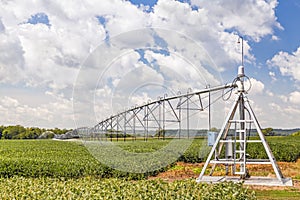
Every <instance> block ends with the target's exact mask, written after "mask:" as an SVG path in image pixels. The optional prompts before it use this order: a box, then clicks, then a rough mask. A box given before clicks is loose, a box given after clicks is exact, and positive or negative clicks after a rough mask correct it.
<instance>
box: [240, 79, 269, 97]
mask: <svg viewBox="0 0 300 200" xmlns="http://www.w3.org/2000/svg"><path fill="white" fill-rule="evenodd" d="M250 83H251V88H250ZM248 88H250V94H253V95H254V94H262V93H263V92H264V89H265V85H264V84H263V83H262V82H261V81H259V80H256V79H254V78H250V81H249V80H247V81H246V82H245V89H246V90H247V89H248Z"/></svg>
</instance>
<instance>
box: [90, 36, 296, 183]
mask: <svg viewBox="0 0 300 200" xmlns="http://www.w3.org/2000/svg"><path fill="white" fill-rule="evenodd" d="M239 39H242V42H243V38H241V37H240V38H239ZM242 45H243V44H242ZM246 79H249V78H248V77H247V76H245V74H244V66H243V46H242V66H240V67H239V68H238V75H237V77H236V78H235V79H234V81H233V82H232V83H231V84H226V85H222V86H217V87H207V88H206V89H203V90H200V91H197V92H192V91H191V90H188V92H187V93H186V94H180V93H179V94H177V95H176V96H172V97H168V96H167V95H164V97H159V98H158V99H157V100H155V101H149V102H148V103H144V104H143V105H140V106H134V107H132V108H129V109H127V110H125V111H123V112H120V113H118V114H116V115H113V116H110V117H109V118H107V119H105V120H103V121H101V122H99V123H98V124H97V125H95V126H94V127H93V128H91V129H89V130H88V132H89V133H88V134H89V135H90V136H91V137H94V138H98V139H102V138H106V139H107V136H108V135H109V134H112V133H116V137H117V140H118V138H119V137H122V136H123V137H122V138H124V140H125V139H126V134H128V133H131V134H132V135H131V137H132V138H133V139H135V138H136V136H137V135H143V136H144V139H145V140H147V139H148V137H149V135H151V134H153V130H156V132H157V133H158V137H160V136H161V137H163V138H164V137H165V130H166V129H165V128H166V126H167V125H169V124H178V129H177V130H178V131H177V134H176V136H177V138H180V137H183V135H181V134H182V123H183V122H185V124H184V125H185V127H186V133H185V136H184V137H185V138H189V137H190V134H191V133H190V129H189V117H190V113H189V112H198V113H199V112H201V111H204V110H205V109H207V108H208V115H209V116H208V121H209V129H210V128H211V127H210V126H211V125H210V118H211V116H210V106H211V104H212V103H214V102H211V95H213V94H214V92H218V91H222V90H223V91H224V90H225V89H228V92H232V91H233V90H235V91H236V92H235V94H236V99H235V101H234V103H233V105H232V107H231V109H230V111H229V112H228V114H227V117H226V119H225V122H224V123H223V125H222V128H221V129H220V131H219V132H218V133H217V132H208V133H207V135H208V143H210V146H212V148H211V151H210V153H209V155H208V158H207V160H206V162H205V164H204V167H203V169H202V171H201V173H200V175H199V177H198V178H197V182H212V183H214V182H221V181H241V180H243V181H245V184H256V185H257V184H259V185H277V186H280V185H285V186H291V185H292V180H291V179H290V178H284V177H283V175H282V173H281V170H280V168H279V167H278V165H277V163H276V159H275V157H274V155H273V153H272V151H271V149H270V147H269V145H268V143H267V142H266V139H265V137H264V135H263V133H262V130H261V127H260V125H259V123H258V120H257V118H256V116H255V114H254V112H253V110H252V108H251V106H250V103H249V100H248V98H247V96H246V95H247V91H246V90H245V80H246ZM221 97H224V92H223V95H222V96H221ZM218 99H219V98H217V99H215V100H214V101H217V100H218ZM183 115H184V116H185V117H186V118H185V121H183V119H182V118H183ZM254 129H255V130H256V137H251V138H256V139H251V138H250V137H249V136H250V132H251V133H254V132H255V131H253V130H254ZM151 131H152V132H151ZM160 133H163V134H160ZM252 136H253V134H252ZM108 137H109V136H108ZM110 138H111V139H112V137H110ZM250 143H261V144H262V145H263V147H264V150H265V153H266V154H267V157H268V159H250V158H248V154H247V145H248V144H250ZM251 164H255V165H272V167H273V170H274V172H275V175H276V178H270V177H251V176H250V174H249V172H248V169H247V165H251ZM217 166H225V175H224V176H213V175H214V172H215V169H216V167H217ZM208 168H210V172H209V175H206V176H205V174H208V173H206V172H207V171H208ZM230 172H231V176H229V174H230Z"/></svg>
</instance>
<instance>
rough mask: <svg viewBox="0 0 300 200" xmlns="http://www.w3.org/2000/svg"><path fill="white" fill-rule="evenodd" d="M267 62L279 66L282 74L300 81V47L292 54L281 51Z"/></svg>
mask: <svg viewBox="0 0 300 200" xmlns="http://www.w3.org/2000/svg"><path fill="white" fill-rule="evenodd" d="M267 63H268V65H270V66H272V67H276V68H279V70H280V73H281V75H283V76H291V77H292V78H293V79H295V80H296V81H300V70H299V68H300V47H299V48H298V49H297V50H296V51H295V52H293V53H292V54H289V53H287V52H283V51H280V52H279V53H278V54H276V55H275V56H274V57H273V58H272V59H271V60H268V61H267Z"/></svg>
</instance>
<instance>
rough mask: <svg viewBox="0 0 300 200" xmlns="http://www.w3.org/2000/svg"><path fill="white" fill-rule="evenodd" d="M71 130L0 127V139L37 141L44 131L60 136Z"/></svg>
mask: <svg viewBox="0 0 300 200" xmlns="http://www.w3.org/2000/svg"><path fill="white" fill-rule="evenodd" d="M71 130H72V129H70V130H68V129H59V128H54V129H45V128H38V127H23V126H21V125H14V126H0V139H37V138H38V137H39V136H40V135H42V134H43V133H44V132H46V131H49V132H53V134H55V135H61V134H65V133H66V132H68V131H71Z"/></svg>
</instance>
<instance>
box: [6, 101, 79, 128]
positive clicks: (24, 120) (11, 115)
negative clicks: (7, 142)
mask: <svg viewBox="0 0 300 200" xmlns="http://www.w3.org/2000/svg"><path fill="white" fill-rule="evenodd" d="M0 112H1V116H0V120H1V122H2V123H3V124H11V125H16V124H21V125H24V126H37V127H45V128H54V127H60V128H65V127H68V128H69V127H70V128H72V127H74V121H73V112H72V101H70V100H66V99H63V98H57V99H56V101H55V102H49V103H46V104H42V105H39V106H29V105H26V104H23V103H21V102H19V101H18V100H17V99H15V98H12V97H9V96H2V97H1V99H0Z"/></svg>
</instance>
